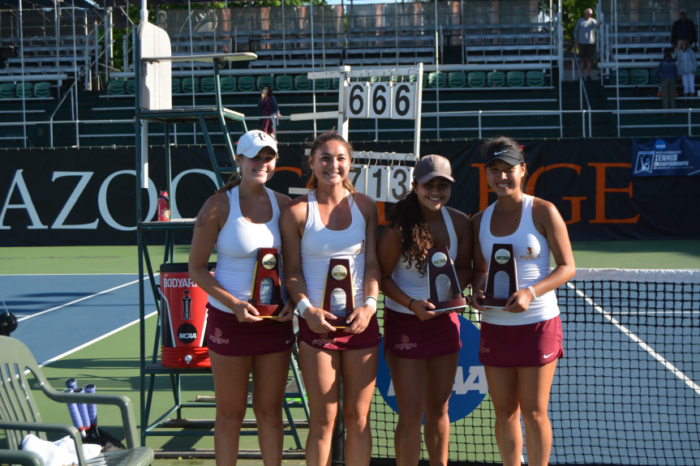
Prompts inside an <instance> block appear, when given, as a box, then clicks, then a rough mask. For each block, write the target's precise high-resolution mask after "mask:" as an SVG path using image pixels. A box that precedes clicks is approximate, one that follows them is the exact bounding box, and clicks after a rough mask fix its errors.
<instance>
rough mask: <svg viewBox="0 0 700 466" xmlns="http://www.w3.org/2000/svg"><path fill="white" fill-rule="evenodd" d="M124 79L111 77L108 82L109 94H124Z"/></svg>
mask: <svg viewBox="0 0 700 466" xmlns="http://www.w3.org/2000/svg"><path fill="white" fill-rule="evenodd" d="M124 92H125V90H124V80H122V79H111V80H110V81H109V82H108V83H107V94H109V95H124Z"/></svg>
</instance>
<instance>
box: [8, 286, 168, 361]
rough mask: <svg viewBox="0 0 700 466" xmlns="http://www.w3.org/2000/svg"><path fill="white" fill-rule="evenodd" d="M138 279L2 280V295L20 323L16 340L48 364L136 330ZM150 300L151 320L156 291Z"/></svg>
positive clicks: (147, 294)
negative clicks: (123, 331) (116, 333)
mask: <svg viewBox="0 0 700 466" xmlns="http://www.w3.org/2000/svg"><path fill="white" fill-rule="evenodd" d="M137 279H138V275H137V274H106V275H0V293H1V294H2V297H3V299H4V301H5V304H6V305H7V308H8V309H9V310H10V312H12V313H13V314H15V315H16V316H17V319H18V321H19V325H18V328H17V330H16V331H15V332H14V333H12V336H13V337H14V338H17V339H18V340H21V341H23V342H24V343H25V344H26V345H27V346H28V347H29V349H30V350H31V351H32V353H33V354H34V356H35V358H36V360H37V361H38V362H39V364H45V363H47V362H49V361H51V360H53V359H54V358H57V357H59V356H61V355H64V354H65V353H68V352H72V351H75V350H76V349H78V348H80V347H81V346H83V345H86V344H88V343H90V342H91V341H94V340H96V339H100V338H103V337H104V336H106V335H108V334H109V333H111V332H114V331H115V330H117V329H120V328H122V327H124V326H126V325H129V324H135V323H136V322H137V321H138V318H139V312H138V309H139V308H138V305H139V300H138V280H137ZM145 296H146V299H147V302H146V303H147V306H146V314H147V315H148V314H150V313H151V312H154V311H155V307H154V306H155V304H154V303H153V297H152V293H151V290H150V287H147V288H146V294H145ZM0 312H4V306H2V304H0Z"/></svg>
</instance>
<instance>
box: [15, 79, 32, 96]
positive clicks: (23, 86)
mask: <svg viewBox="0 0 700 466" xmlns="http://www.w3.org/2000/svg"><path fill="white" fill-rule="evenodd" d="M33 91H34V84H33V83H30V82H28V81H25V82H22V83H17V87H16V88H15V94H16V95H17V97H24V98H25V99H26V98H29V97H32V95H33Z"/></svg>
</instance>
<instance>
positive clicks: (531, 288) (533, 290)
mask: <svg viewBox="0 0 700 466" xmlns="http://www.w3.org/2000/svg"><path fill="white" fill-rule="evenodd" d="M527 289H528V290H530V293H532V299H537V293H536V292H535V287H534V286H528V287H527Z"/></svg>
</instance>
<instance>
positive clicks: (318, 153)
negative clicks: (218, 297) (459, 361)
mask: <svg viewBox="0 0 700 466" xmlns="http://www.w3.org/2000/svg"><path fill="white" fill-rule="evenodd" d="M351 161H352V147H351V146H350V144H348V143H347V142H346V141H345V140H344V139H343V138H342V137H341V136H339V135H338V134H334V133H325V134H323V135H321V136H319V137H318V138H317V139H316V140H315V141H314V143H313V146H312V147H311V154H310V155H309V165H310V167H311V173H312V182H311V185H312V188H313V190H312V191H311V192H309V193H308V194H307V195H304V196H300V197H298V198H297V199H295V200H293V201H292V202H290V203H289V204H288V206H287V208H286V209H284V211H283V212H282V216H281V218H280V230H281V232H282V243H283V245H284V248H283V251H284V274H285V277H286V281H287V289H288V290H289V294H290V297H291V298H292V299H293V300H294V301H295V302H296V303H297V310H298V312H299V317H300V318H299V336H298V340H299V355H300V363H301V371H302V374H303V376H304V385H305V388H306V393H307V395H308V398H309V409H310V414H311V419H310V423H309V434H308V439H307V442H306V463H307V464H309V465H313V466H327V465H330V461H331V456H330V455H331V440H332V433H333V425H334V422H335V418H336V414H337V412H338V402H339V384H340V382H341V380H342V385H343V417H344V419H345V427H346V431H347V436H346V441H345V460H346V464H348V465H353V466H355V465H367V464H369V461H370V457H371V453H372V436H371V431H370V423H369V416H370V403H371V401H372V395H373V393H374V384H375V378H376V373H377V358H378V345H379V339H380V335H379V325H378V323H377V317H376V309H377V297H378V295H379V263H378V261H377V252H376V243H377V223H378V219H377V217H378V214H377V206H376V204H375V203H374V201H373V200H372V199H371V198H369V197H368V196H366V195H364V194H360V193H357V192H355V190H354V189H353V187H352V184H351V183H350V181H349V180H348V173H349V171H350V164H351ZM332 258H339V259H347V260H349V265H350V271H349V275H350V276H351V277H352V293H353V296H352V300H353V301H354V305H355V307H354V309H352V308H350V309H348V314H349V315H348V317H347V323H345V322H342V321H343V320H344V318H341V317H337V316H335V315H334V314H333V313H331V312H329V311H327V310H324V309H322V302H323V294H324V288H325V283H326V277H327V275H328V269H329V263H330V260H331V259H332ZM347 301H348V302H349V301H350V299H348V300H347ZM341 323H342V324H343V325H344V326H345V325H347V328H345V329H336V327H335V326H334V325H340V324H341Z"/></svg>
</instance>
